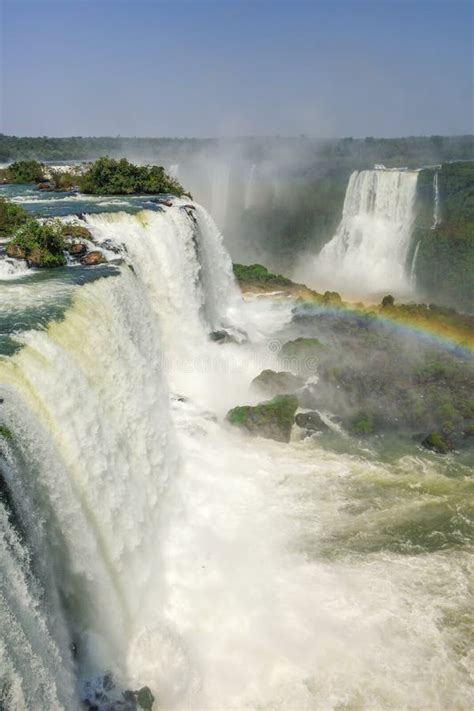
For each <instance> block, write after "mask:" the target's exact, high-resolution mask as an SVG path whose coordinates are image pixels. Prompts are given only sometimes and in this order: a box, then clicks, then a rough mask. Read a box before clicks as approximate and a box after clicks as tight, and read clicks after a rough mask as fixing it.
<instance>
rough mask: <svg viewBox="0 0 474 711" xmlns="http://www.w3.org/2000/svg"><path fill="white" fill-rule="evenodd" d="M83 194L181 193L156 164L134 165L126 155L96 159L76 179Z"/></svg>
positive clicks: (178, 185) (175, 182) (182, 192)
mask: <svg viewBox="0 0 474 711" xmlns="http://www.w3.org/2000/svg"><path fill="white" fill-rule="evenodd" d="M78 184H79V188H80V189H81V191H82V192H83V193H89V194H93V195H133V194H139V193H142V194H157V193H171V194H173V195H183V194H184V190H183V188H182V187H181V185H180V184H179V183H178V182H177V181H176V180H174V179H173V178H171V177H170V176H168V175H167V174H166V173H165V170H164V168H162V167H161V166H158V165H145V166H137V165H133V163H130V162H129V161H128V160H126V158H122V159H121V160H114V159H113V158H109V157H108V156H105V157H104V158H99V159H98V160H96V161H95V163H93V164H92V165H91V166H90V168H89V169H88V170H87V171H86V172H85V173H84V174H83V175H81V176H79V178H78Z"/></svg>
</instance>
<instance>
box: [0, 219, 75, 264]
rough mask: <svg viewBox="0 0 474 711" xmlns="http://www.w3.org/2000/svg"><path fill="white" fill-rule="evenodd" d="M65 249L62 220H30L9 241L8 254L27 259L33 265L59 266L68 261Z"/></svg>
mask: <svg viewBox="0 0 474 711" xmlns="http://www.w3.org/2000/svg"><path fill="white" fill-rule="evenodd" d="M64 249H65V241H64V225H63V224H62V223H61V222H59V221H58V220H49V221H47V222H43V223H40V222H38V221H37V220H28V221H27V222H25V223H24V224H23V225H21V226H20V227H19V229H18V230H17V231H16V233H15V235H14V237H12V239H11V240H10V241H9V242H8V245H7V254H8V255H9V256H10V257H14V258H16V259H25V260H26V261H27V262H28V263H29V264H30V266H33V267H59V266H62V265H63V264H65V263H66V258H65V256H64Z"/></svg>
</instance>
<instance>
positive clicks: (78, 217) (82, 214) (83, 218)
mask: <svg viewBox="0 0 474 711" xmlns="http://www.w3.org/2000/svg"><path fill="white" fill-rule="evenodd" d="M74 214H75V216H76V217H77V219H78V220H85V219H86V216H85V214H84V213H83V212H76V213H74Z"/></svg>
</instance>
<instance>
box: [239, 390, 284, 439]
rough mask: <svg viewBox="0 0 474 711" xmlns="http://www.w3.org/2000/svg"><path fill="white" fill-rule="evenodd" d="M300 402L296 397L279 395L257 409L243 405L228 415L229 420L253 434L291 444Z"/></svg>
mask: <svg viewBox="0 0 474 711" xmlns="http://www.w3.org/2000/svg"><path fill="white" fill-rule="evenodd" d="M297 408H298V400H297V398H296V397H295V396H294V395H278V396H277V397H274V398H273V400H268V401H267V402H261V403H260V404H259V405H256V406H255V407H250V406H249V405H243V406H240V407H234V408H233V409H232V410H229V412H228V413H227V420H228V421H229V422H230V424H232V425H235V426H236V427H241V428H243V429H245V430H247V431H248V432H250V433H251V434H255V435H259V436H260V437H266V438H267V439H275V440H277V441H278V442H289V441H290V435H291V428H292V426H293V423H294V417H295V412H296V410H297Z"/></svg>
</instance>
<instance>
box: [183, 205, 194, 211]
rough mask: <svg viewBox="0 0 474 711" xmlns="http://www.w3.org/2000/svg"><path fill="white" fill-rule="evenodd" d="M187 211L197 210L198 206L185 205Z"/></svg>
mask: <svg viewBox="0 0 474 711" xmlns="http://www.w3.org/2000/svg"><path fill="white" fill-rule="evenodd" d="M183 207H184V209H185V210H195V209H196V205H183Z"/></svg>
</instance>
